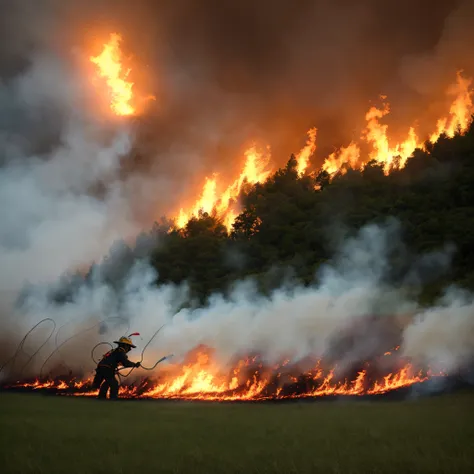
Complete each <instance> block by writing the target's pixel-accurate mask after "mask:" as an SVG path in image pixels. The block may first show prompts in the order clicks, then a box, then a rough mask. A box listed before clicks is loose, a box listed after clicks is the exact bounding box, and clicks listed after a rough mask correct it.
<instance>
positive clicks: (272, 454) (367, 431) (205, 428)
mask: <svg viewBox="0 0 474 474" xmlns="http://www.w3.org/2000/svg"><path fill="white" fill-rule="evenodd" d="M0 397H1V400H0V417H1V419H2V435H3V436H2V453H4V456H3V459H2V461H3V462H2V466H3V469H4V470H3V472H8V473H10V474H15V473H22V474H28V473H35V474H38V473H48V474H55V473H64V472H67V473H70V474H74V473H85V472H87V473H88V474H95V473H109V472H140V473H142V474H146V473H160V472H174V473H186V474H188V473H200V472H202V473H220V472H225V473H241V472H246V473H254V472H260V473H262V472H267V473H270V472H271V473H285V474H287V473H310V472H311V473H317V472H324V473H331V472H334V473H335V472H339V473H340V472H344V473H359V472H360V473H364V474H366V473H370V472H377V473H397V474H398V473H400V472H437V473H438V472H439V473H441V472H456V473H458V474H460V473H468V472H469V473H470V472H474V471H473V469H474V458H473V456H472V454H471V453H472V448H473V447H474V415H473V412H472V410H471V408H472V404H473V402H474V394H473V393H472V392H465V393H457V394H451V395H444V396H440V397H433V398H428V399H426V398H424V399H418V400H412V401H403V402H391V403H385V402H377V401H375V402H370V403H366V402H354V403H349V404H348V403H302V402H295V403H292V404H289V405H288V404H285V405H276V404H258V405H253V404H190V403H172V402H168V401H163V402H162V403H127V402H123V403H122V402H118V403H111V402H100V401H97V400H91V399H82V398H81V399H78V398H69V397H42V396H28V395H20V394H11V393H8V394H5V393H3V394H0ZM6 453H8V456H7V455H6Z"/></svg>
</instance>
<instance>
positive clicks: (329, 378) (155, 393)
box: [7, 352, 445, 401]
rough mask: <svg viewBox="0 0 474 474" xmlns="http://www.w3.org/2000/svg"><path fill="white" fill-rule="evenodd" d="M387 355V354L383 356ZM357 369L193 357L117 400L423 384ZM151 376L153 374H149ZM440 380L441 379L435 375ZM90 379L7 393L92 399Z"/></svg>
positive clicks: (302, 394) (406, 374) (271, 395)
mask: <svg viewBox="0 0 474 474" xmlns="http://www.w3.org/2000/svg"><path fill="white" fill-rule="evenodd" d="M385 355H387V354H385ZM365 366H366V368H365V369H363V370H360V371H359V372H358V373H357V374H356V375H355V376H354V378H353V379H352V380H348V379H343V380H341V379H340V378H338V377H337V376H336V372H337V367H335V368H333V369H331V370H324V369H323V368H322V365H321V361H318V362H317V363H316V365H314V366H313V368H312V369H311V370H309V371H306V372H303V373H302V372H301V371H300V370H298V368H297V367H296V366H292V365H291V364H290V361H289V360H285V361H284V362H283V363H281V364H277V365H275V366H274V367H264V365H263V364H262V363H261V362H260V363H259V361H258V360H257V358H256V357H253V358H246V359H242V360H240V361H239V362H238V363H237V364H236V365H235V367H234V368H233V369H231V370H230V371H229V370H227V371H223V370H222V368H219V366H218V365H216V364H215V362H214V361H213V359H212V358H210V356H209V353H206V352H198V353H197V356H196V357H195V358H194V360H193V361H191V362H189V363H187V364H185V365H182V366H171V368H169V369H165V370H163V371H162V372H161V373H160V375H159V377H158V378H157V379H156V380H153V379H148V380H143V381H141V382H135V383H134V384H132V385H128V386H121V387H120V392H119V393H120V395H121V396H122V397H125V398H160V399H187V400H219V401H225V400H228V401H232V400H235V401H237V400H268V399H290V398H292V399H294V398H308V397H321V396H330V395H350V396H362V395H377V394H383V393H387V392H389V391H392V390H397V389H400V388H403V387H409V386H411V385H413V384H416V383H421V382H424V381H426V380H428V378H429V376H435V375H433V374H430V375H427V374H428V373H424V372H423V371H421V370H420V371H416V370H415V369H414V367H413V366H412V365H411V364H410V363H405V364H404V365H402V366H401V368H399V369H398V370H394V371H391V372H388V373H386V374H385V375H384V376H379V377H376V378H375V379H374V378H373V377H372V376H371V375H370V373H371V368H370V365H369V364H365ZM155 375H156V374H155ZM441 375H445V374H441ZM91 381H92V378H91V377H90V378H88V379H85V380H76V379H71V380H69V381H67V380H61V379H55V380H44V381H39V380H35V381H34V382H26V383H21V382H17V383H16V384H14V385H12V386H10V387H7V388H28V389H31V390H40V389H42V390H54V391H55V392H56V393H58V394H64V395H75V396H95V395H97V393H98V391H97V390H92V388H91Z"/></svg>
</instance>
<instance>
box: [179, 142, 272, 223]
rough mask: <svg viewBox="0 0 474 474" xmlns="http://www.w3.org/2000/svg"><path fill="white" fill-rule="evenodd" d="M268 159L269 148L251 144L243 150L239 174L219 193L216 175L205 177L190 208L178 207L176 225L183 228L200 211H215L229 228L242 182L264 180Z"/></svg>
mask: <svg viewBox="0 0 474 474" xmlns="http://www.w3.org/2000/svg"><path fill="white" fill-rule="evenodd" d="M269 161H270V154H269V149H267V152H266V153H265V152H262V151H260V150H258V149H257V146H256V145H252V146H251V147H250V148H248V149H247V150H246V151H245V164H244V167H243V170H242V172H241V173H240V176H239V177H238V178H237V179H236V180H235V181H234V182H233V183H232V184H230V185H229V186H227V188H226V189H225V191H224V192H223V193H222V194H220V195H218V193H217V189H218V183H217V180H218V175H217V174H214V175H213V177H212V178H206V180H205V183H204V186H203V189H202V192H201V196H200V197H199V198H198V199H197V201H196V202H195V204H194V205H193V206H192V208H191V210H190V211H187V212H186V211H184V209H182V208H181V209H180V211H179V215H178V217H177V219H176V224H177V226H178V227H179V228H183V227H184V226H185V225H186V223H187V222H188V220H189V219H190V218H191V217H193V216H194V217H198V216H199V212H200V211H202V212H207V213H212V212H213V211H216V213H217V215H218V216H219V217H221V218H223V220H224V223H225V225H226V227H227V228H228V229H230V228H231V227H232V223H233V222H234V219H235V217H236V215H237V214H236V210H235V209H234V208H233V207H232V205H233V204H234V203H235V200H236V199H237V198H238V196H239V194H240V192H241V191H242V189H243V187H244V184H245V183H248V184H256V183H262V182H264V181H265V180H266V179H267V178H268V176H269V174H270V170H268V169H267V165H268V163H269Z"/></svg>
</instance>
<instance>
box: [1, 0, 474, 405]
mask: <svg viewBox="0 0 474 474" xmlns="http://www.w3.org/2000/svg"><path fill="white" fill-rule="evenodd" d="M310 3H311V2H310ZM315 3H318V2H315ZM370 3H371V2H369V1H367V2H362V3H361V5H359V6H355V5H354V6H353V7H351V8H350V9H349V10H347V11H346V10H344V12H345V13H344V15H342V10H340V9H339V8H338V7H336V6H332V7H331V6H328V5H326V6H324V8H323V7H322V6H320V8H319V7H318V8H316V7H312V6H311V5H309V4H307V5H305V6H302V7H301V9H302V10H301V11H294V12H293V11H292V12H289V11H287V9H286V7H284V6H283V5H280V4H279V5H277V6H275V8H274V10H272V12H271V13H268V12H267V11H266V9H263V10H261V7H260V6H254V7H252V8H253V10H252V12H253V13H252V20H249V19H243V18H241V15H240V14H239V11H238V9H234V7H229V9H230V10H229V11H231V13H232V14H231V15H230V14H229V12H228V11H227V10H225V9H224V10H222V9H221V7H219V6H214V8H213V9H212V10H209V15H208V16H206V17H205V18H203V19H202V23H203V24H204V25H205V27H206V29H205V32H204V31H201V30H200V26H199V25H196V23H199V21H197V22H196V21H195V20H194V17H193V21H192V22H190V20H189V17H188V13H186V12H184V11H181V9H180V8H178V7H176V9H174V8H170V9H168V8H164V7H157V6H155V5H154V4H153V2H144V3H143V5H141V6H139V7H137V8H136V9H135V10H134V11H133V12H131V11H129V10H127V8H125V7H123V6H117V7H116V8H115V9H112V10H113V12H110V9H108V8H107V7H106V5H107V4H108V2H103V5H104V6H105V7H104V10H102V7H101V6H97V7H95V9H92V10H94V11H88V10H87V9H85V11H81V12H78V10H77V8H76V7H73V6H70V7H66V6H62V7H59V6H58V5H56V4H54V2H52V3H51V7H50V8H51V10H48V12H49V13H50V16H48V15H47V14H46V13H45V18H43V21H44V24H43V23H42V22H39V23H38V24H39V26H38V30H39V31H36V30H32V31H28V32H26V33H25V35H26V37H25V38H24V43H23V42H20V43H19V49H20V50H21V51H18V52H17V51H9V50H8V48H7V49H6V50H5V51H3V49H2V50H0V72H2V71H3V72H2V76H0V78H1V79H2V80H4V81H2V82H0V93H1V94H0V100H1V101H2V102H1V103H2V104H3V103H4V105H5V106H4V110H7V113H2V114H1V115H0V117H1V119H2V123H5V127H4V128H5V133H2V134H1V135H0V144H1V146H2V158H1V161H0V185H1V191H0V203H1V208H2V211H1V212H2V214H1V221H2V229H0V266H1V268H2V275H1V280H0V291H1V295H2V303H1V307H0V317H1V321H2V326H3V327H4V334H3V335H2V338H4V339H5V340H3V339H2V341H1V342H2V349H1V352H0V355H1V359H0V362H1V366H0V384H1V387H2V389H4V390H27V391H39V392H51V393H55V394H63V395H71V396H96V395H97V390H95V389H94V388H93V387H92V380H93V376H94V375H93V374H94V368H95V366H96V365H97V363H98V360H99V359H97V357H99V353H100V356H101V355H102V352H103V353H105V352H106V351H107V350H108V349H109V348H113V346H112V345H111V344H110V342H108V341H112V340H113V338H114V337H119V336H120V335H121V334H125V335H126V334H127V333H128V332H129V331H130V328H133V329H135V328H136V329H137V330H139V331H140V334H141V336H140V334H138V333H137V335H138V336H139V337H140V342H137V345H138V350H137V351H136V352H138V353H139V354H140V357H141V360H140V363H141V367H136V368H131V369H126V370H120V371H119V372H118V374H117V375H118V376H119V379H120V382H121V386H120V396H121V397H123V398H160V399H186V400H213V401H259V400H260V401H261V400H288V399H304V398H317V397H325V396H357V397H360V396H376V395H383V394H388V393H391V392H397V391H399V390H401V389H403V390H409V389H410V388H414V387H416V386H419V385H422V384H425V383H426V382H428V381H430V380H434V379H436V381H438V380H440V381H441V382H440V384H438V385H440V386H442V384H443V382H442V381H443V380H444V379H445V378H446V376H447V375H448V376H449V375H456V374H463V376H464V375H465V374H467V377H470V376H471V375H470V374H471V368H472V360H473V359H472V358H473V357H474V319H473V318H474V309H473V308H474V297H473V296H472V293H471V292H472V290H473V289H474V283H473V282H474V280H473V273H472V264H473V262H474V260H473V258H472V248H471V247H472V235H473V234H472V232H473V229H472V228H471V225H470V224H469V223H468V216H469V215H470V214H471V211H472V209H473V208H472V191H471V188H472V186H470V184H469V183H470V182H471V181H470V179H471V178H472V176H474V174H473V168H472V159H471V157H472V150H473V149H474V142H473V139H472V137H473V133H474V132H473V129H474V126H473V120H472V118H473V113H474V104H473V94H474V83H473V77H474V64H473V62H472V57H471V56H472V55H471V51H470V49H469V47H468V45H470V44H471V43H470V40H469V38H472V28H471V26H470V24H466V22H465V18H469V15H472V14H473V13H474V11H473V10H472V5H471V4H470V3H469V2H463V1H460V2H459V4H456V5H453V6H451V7H449V8H448V7H445V8H441V7H440V8H438V7H436V8H434V7H433V9H432V11H431V14H432V15H433V18H432V25H431V28H432V31H430V33H429V34H428V33H427V35H426V38H425V37H424V38H421V36H422V35H421V34H419V32H418V30H417V28H415V27H413V31H412V29H410V28H412V27H411V26H409V25H408V26H407V32H406V38H407V39H406V40H404V41H401V38H400V37H399V36H398V35H399V32H398V30H399V23H397V22H395V23H394V24H393V25H392V24H391V23H390V22H389V21H388V20H387V18H386V15H385V14H384V15H381V13H380V12H379V11H378V7H374V6H373V5H370ZM402 3H403V2H402ZM402 3H400V2H399V3H397V5H398V6H397V9H398V8H400V9H402V10H403V8H402ZM109 6H110V5H109ZM410 7H413V5H410ZM413 8H415V7H413ZM155 9H158V10H159V9H161V10H160V15H159V20H156V25H155V23H154V22H151V21H150V18H155V16H154V13H155ZM190 9H191V10H192V13H193V14H194V15H197V16H198V17H199V12H197V11H194V9H193V8H191V7H190ZM397 9H395V10H396V11H397V12H398V10H397ZM20 10H21V9H20ZM204 10H206V9H204ZM395 10H394V18H405V16H404V15H403V14H402V13H400V12H399V13H396V12H395ZM415 10H416V8H415ZM424 11H425V10H423V9H421V10H420V12H424ZM101 12H102V13H103V12H106V13H107V15H112V17H111V18H110V20H108V21H103V22H101V21H98V20H96V18H101V16H100V14H101ZM10 14H11V20H12V22H13V23H14V22H15V21H17V22H21V21H24V18H23V17H22V16H21V15H20V16H17V15H19V12H17V11H16V10H14V9H12V11H11V12H10ZM398 14H400V15H401V17H398V16H397V15H398ZM420 14H421V13H420ZM229 15H230V16H229ZM341 15H342V16H341ZM320 17H321V18H325V20H324V22H323V23H321V24H320V21H321V20H319V18H320ZM20 18H21V20H20ZM64 18H68V19H69V23H67V22H66V24H69V25H70V28H71V29H70V31H66V29H65V28H64V25H63V23H64V21H62V20H63V19H64ZM308 21H315V22H317V23H318V24H319V28H316V27H315V26H314V25H313V24H312V23H307V22H308ZM326 22H328V24H334V23H335V22H337V24H341V25H346V27H347V28H342V30H345V29H346V30H347V31H346V32H345V33H344V34H342V33H341V34H340V35H338V36H337V37H333V35H334V32H333V31H332V30H333V28H332V29H331V31H328V30H327V27H325V23H326ZM372 22H374V24H376V25H377V27H378V28H380V25H381V24H383V22H388V23H389V24H386V25H385V27H386V30H384V34H383V35H382V34H381V35H379V36H377V35H376V33H375V31H376V29H374V28H372V29H371V28H368V27H367V24H372ZM13 23H12V24H13ZM415 23H416V24H418V23H417V22H415ZM84 25H87V27H84ZM112 25H113V26H112ZM137 25H138V26H137ZM222 25H227V27H228V29H229V31H226V30H227V28H225V27H223V26H222ZM239 25H240V27H242V28H243V29H242V31H244V30H245V31H251V32H253V33H252V35H253V37H254V39H253V43H252V44H248V38H247V36H246V35H243V33H242V31H240V30H239V32H235V31H233V28H237V27H238V26H239ZM309 25H312V27H311V28H308V26H309ZM244 27H245V28H244ZM54 28H56V29H57V30H55V29H54ZM50 29H51V31H57V32H58V34H57V35H56V36H55V37H54V38H53V37H52V36H51V35H50V34H49V33H47V32H48V31H49V30H50ZM367 31H371V33H367ZM372 32H373V34H374V35H376V36H375V38H374V37H372ZM388 32H392V34H393V37H391V36H390V34H388ZM321 34H324V35H325V36H324V41H323V40H322V39H323V38H321V37H320V36H319V35H321ZM252 35H250V36H252ZM354 35H355V36H354ZM38 36H39V37H38ZM57 38H62V39H63V41H58V40H57ZM408 40H411V41H412V43H413V44H410V41H408ZM267 41H274V45H275V46H274V49H275V53H270V52H269V49H268V44H267ZM379 43H380V45H379ZM28 44H35V45H37V51H41V52H40V53H38V52H37V51H36V50H35V51H34V52H32V51H30V50H29V49H28V48H27V47H26V46H24V48H25V49H24V50H23V49H22V48H23V45H28ZM323 44H324V45H326V46H324V47H323V46H322V45H323ZM65 45H67V47H66V46H65ZM65 48H66V49H67V48H69V49H67V50H65ZM221 48H222V49H221ZM313 50H314V59H312V58H310V57H309V56H310V54H309V51H313ZM262 51H264V52H265V54H263V53H262ZM17 54H18V55H20V56H21V58H23V59H24V61H17V60H16V59H15V58H16V57H17V56H16V55H17ZM229 58H231V60H230V59H229ZM334 58H339V59H340V61H339V60H337V61H336V60H335V59H334ZM365 60H367V63H366V65H365V66H364V65H363V64H365V63H364V61H365ZM341 64H344V67H343V68H342V69H340V68H341ZM348 76H350V79H347V77H348ZM381 94H383V95H381ZM9 111H10V112H9ZM288 157H290V159H289V160H288ZM284 159H285V160H287V161H285V163H286V164H284V165H283V166H282V163H283V160H284ZM161 216H164V217H161ZM160 217H161V219H160ZM150 229H151V230H150ZM158 326H159V327H160V328H161V327H163V331H162V332H160V334H159V336H157V337H156V339H155V336H156V335H157V334H158V333H157V332H155V333H153V331H155V329H156V327H158ZM25 334H26V335H25ZM152 334H154V335H153V336H152ZM147 335H149V336H147ZM147 337H151V339H149V340H148V341H147ZM107 344H108V345H109V346H110V347H108V349H106V350H103V349H104V346H105V345H107ZM91 351H92V352H91ZM101 351H102V352H101ZM140 351H141V352H140ZM171 353H173V354H174V356H173V357H171V356H164V354H171ZM133 354H134V352H132V353H131V354H130V357H131V359H132V360H135V359H138V357H139V356H138V355H137V356H135V359H134V358H133ZM144 361H148V363H150V361H156V363H155V365H153V364H150V365H147V363H146V362H144ZM425 386H426V384H425Z"/></svg>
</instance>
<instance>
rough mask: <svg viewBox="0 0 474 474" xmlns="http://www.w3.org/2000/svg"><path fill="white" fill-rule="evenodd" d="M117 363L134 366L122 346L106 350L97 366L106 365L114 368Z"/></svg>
mask: <svg viewBox="0 0 474 474" xmlns="http://www.w3.org/2000/svg"><path fill="white" fill-rule="evenodd" d="M119 365H122V366H123V367H135V363H134V362H131V361H130V360H129V359H128V357H127V354H126V352H125V350H124V348H123V347H117V348H116V349H114V350H112V351H109V352H107V354H105V355H104V357H103V358H102V359H101V360H100V361H99V364H98V365H97V367H107V368H108V369H112V370H116V369H117V368H118V366H119Z"/></svg>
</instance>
